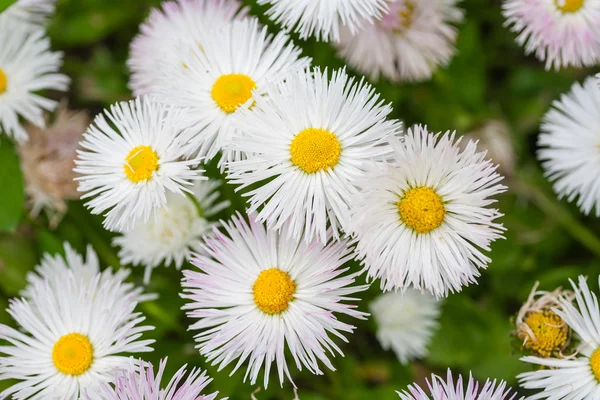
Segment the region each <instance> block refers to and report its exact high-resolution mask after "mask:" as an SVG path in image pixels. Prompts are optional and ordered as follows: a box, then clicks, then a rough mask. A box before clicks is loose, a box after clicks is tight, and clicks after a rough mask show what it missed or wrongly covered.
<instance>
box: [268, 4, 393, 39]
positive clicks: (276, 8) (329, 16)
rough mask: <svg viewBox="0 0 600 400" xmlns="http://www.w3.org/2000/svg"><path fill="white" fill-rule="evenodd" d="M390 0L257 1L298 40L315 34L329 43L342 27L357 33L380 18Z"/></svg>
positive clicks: (336, 37)
mask: <svg viewBox="0 0 600 400" xmlns="http://www.w3.org/2000/svg"><path fill="white" fill-rule="evenodd" d="M389 1H390V0H258V4H269V5H270V6H271V8H270V9H269V10H268V11H267V15H268V16H269V18H271V19H272V20H273V21H275V22H277V23H279V24H281V25H283V27H284V28H285V29H287V30H292V29H293V30H294V31H295V32H298V33H299V34H300V38H301V39H308V38H309V37H310V36H315V37H316V38H317V40H323V41H325V42H328V41H330V40H334V41H337V40H339V36H340V34H339V31H340V28H341V27H342V26H345V27H347V28H348V29H349V30H350V31H351V32H352V33H353V34H356V33H357V32H358V31H360V29H362V28H363V26H364V25H368V24H371V23H373V20H375V19H378V18H381V16H382V15H383V14H384V13H385V11H386V10H387V7H388V6H387V4H388V2H389Z"/></svg>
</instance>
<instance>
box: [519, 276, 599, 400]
mask: <svg viewBox="0 0 600 400" xmlns="http://www.w3.org/2000/svg"><path fill="white" fill-rule="evenodd" d="M571 284H572V285H573V289H574V290H575V302H576V303H577V307H575V306H574V305H573V304H572V303H571V300H570V299H569V298H561V299H560V307H559V308H554V309H553V311H554V313H556V315H558V316H559V317H560V318H561V319H562V320H563V321H564V322H565V323H566V324H567V325H568V326H569V327H570V328H571V329H572V330H573V332H574V334H575V335H576V337H577V338H578V339H579V340H580V343H581V344H580V345H579V347H578V348H577V351H576V353H575V355H573V356H569V357H564V358H541V357H533V356H529V357H522V358H521V360H522V361H524V362H527V363H531V364H535V365H536V366H539V368H538V369H537V370H535V371H532V372H525V373H522V374H520V375H519V376H518V378H519V382H520V384H521V386H522V387H523V388H525V389H534V390H536V389H537V390H541V391H540V392H538V393H536V394H534V395H532V396H529V397H528V399H551V400H558V399H572V400H588V399H594V400H595V399H598V398H600V308H598V298H597V296H596V294H595V293H593V292H591V291H590V289H589V288H588V285H587V282H586V279H585V278H584V277H583V276H580V277H579V285H576V284H575V282H573V281H571Z"/></svg>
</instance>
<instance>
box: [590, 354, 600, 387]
mask: <svg viewBox="0 0 600 400" xmlns="http://www.w3.org/2000/svg"><path fill="white" fill-rule="evenodd" d="M590 366H591V367H592V372H593V373H594V376H595V377H596V379H597V380H598V382H600V347H598V348H597V349H596V351H594V353H593V354H592V356H591V357H590Z"/></svg>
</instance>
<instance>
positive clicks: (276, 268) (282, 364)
mask: <svg viewBox="0 0 600 400" xmlns="http://www.w3.org/2000/svg"><path fill="white" fill-rule="evenodd" d="M249 219H250V222H249V223H247V222H246V221H245V220H244V219H243V217H242V216H241V215H239V214H238V215H237V216H234V217H233V219H232V221H231V222H229V223H225V224H224V226H223V228H224V231H225V232H224V233H221V232H218V231H216V229H215V236H216V238H208V239H206V245H205V246H204V254H199V255H197V256H196V257H195V258H194V259H192V264H193V265H195V266H196V267H197V269H194V270H188V271H184V278H183V281H182V286H183V294H182V296H183V297H184V298H185V299H187V301H188V303H187V304H186V305H185V306H184V307H183V308H184V309H185V310H188V312H187V315H188V317H190V318H192V319H194V320H196V322H194V323H193V324H192V325H191V326H190V329H191V330H194V331H198V333H197V334H196V336H195V340H196V342H197V346H196V347H197V348H198V349H199V350H200V353H201V354H202V355H204V356H206V357H207V360H208V361H209V362H211V363H212V364H213V365H218V366H219V368H223V367H225V366H227V365H229V364H230V363H234V365H235V367H234V368H233V371H232V373H234V372H235V371H236V370H237V369H238V368H240V367H241V366H242V364H243V363H244V361H246V360H247V361H246V362H247V363H248V369H247V373H246V377H248V378H249V379H250V383H251V384H252V385H254V384H255V383H256V381H257V379H258V376H259V374H260V369H261V368H262V367H263V364H264V368H265V372H264V386H265V387H266V386H267V385H268V382H269V371H271V370H276V371H277V377H278V380H279V383H280V384H283V381H284V379H285V377H287V379H290V380H292V372H291V371H290V369H289V364H290V363H291V364H301V366H302V367H303V368H306V369H307V370H308V371H310V372H312V373H313V374H317V375H321V374H323V371H322V370H321V364H323V365H325V366H326V367H327V368H329V369H333V365H332V363H331V360H330V356H333V355H334V354H333V349H335V350H337V352H339V353H340V354H341V355H342V356H343V354H342V353H341V351H340V350H339V348H338V346H337V344H336V343H335V341H334V340H333V338H334V337H338V338H341V339H344V336H343V333H347V332H352V331H353V330H354V327H353V326H352V325H349V324H348V323H346V322H341V321H340V320H339V319H338V316H339V314H345V315H347V316H350V317H353V318H359V319H364V318H365V316H366V314H364V313H362V312H360V311H357V310H356V306H355V305H353V304H350V303H349V302H350V301H352V300H353V299H351V297H354V296H352V294H353V293H356V292H360V291H363V290H366V288H367V286H352V285H353V284H354V282H355V279H356V277H357V274H356V273H354V274H350V275H344V274H343V270H344V268H345V267H343V265H344V264H345V263H346V262H347V261H349V260H351V259H352V258H353V255H352V253H351V250H349V249H348V242H347V241H345V240H341V241H333V240H331V237H329V238H328V239H329V240H328V242H327V244H320V243H318V242H312V243H309V242H306V241H304V240H302V239H299V240H296V239H291V238H288V237H286V236H285V235H281V234H279V233H277V232H276V231H272V230H268V229H266V228H265V227H264V226H263V225H262V224H260V223H258V222H257V221H256V219H255V216H254V215H250V217H249ZM344 340H345V339H344ZM288 352H290V353H291V357H288V356H287V355H286V353H288ZM240 357H241V359H240V360H239V362H238V361H236V360H237V359H238V358H240ZM273 363H275V365H274V366H272V364H273ZM246 377H245V378H244V379H246Z"/></svg>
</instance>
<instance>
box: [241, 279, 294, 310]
mask: <svg viewBox="0 0 600 400" xmlns="http://www.w3.org/2000/svg"><path fill="white" fill-rule="evenodd" d="M295 291H296V284H295V283H294V281H293V280H292V278H290V275H289V274H288V273H287V272H284V271H282V270H280V269H278V268H269V269H266V270H264V271H262V272H261V273H260V275H258V278H256V281H255V282H254V285H253V286H252V292H253V293H254V302H255V303H256V305H257V306H258V308H260V309H261V310H262V311H263V312H265V313H267V314H279V313H281V312H283V311H285V310H286V309H287V308H288V304H289V302H290V301H292V298H293V297H294V292H295Z"/></svg>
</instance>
